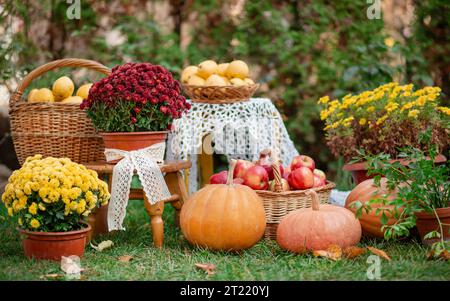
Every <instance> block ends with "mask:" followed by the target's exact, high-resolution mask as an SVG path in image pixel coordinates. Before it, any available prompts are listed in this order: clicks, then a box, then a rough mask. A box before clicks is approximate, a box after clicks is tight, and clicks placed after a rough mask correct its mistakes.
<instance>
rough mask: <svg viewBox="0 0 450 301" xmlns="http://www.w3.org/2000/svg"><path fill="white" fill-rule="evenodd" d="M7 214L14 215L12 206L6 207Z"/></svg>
mask: <svg viewBox="0 0 450 301" xmlns="http://www.w3.org/2000/svg"><path fill="white" fill-rule="evenodd" d="M8 215H9V216H13V215H14V212H13V208H11V207H9V208H8Z"/></svg>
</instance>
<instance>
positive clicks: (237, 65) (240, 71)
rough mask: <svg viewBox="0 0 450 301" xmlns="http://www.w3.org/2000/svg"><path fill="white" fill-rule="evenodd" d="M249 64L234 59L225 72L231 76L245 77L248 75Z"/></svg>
mask: <svg viewBox="0 0 450 301" xmlns="http://www.w3.org/2000/svg"><path fill="white" fill-rule="evenodd" d="M248 73H249V70H248V66H247V64H246V63H245V62H244V61H240V60H236V61H232V62H231V63H230V64H229V65H228V68H227V70H226V71H225V74H226V75H227V77H229V78H233V77H238V78H241V79H244V78H246V77H248Z"/></svg>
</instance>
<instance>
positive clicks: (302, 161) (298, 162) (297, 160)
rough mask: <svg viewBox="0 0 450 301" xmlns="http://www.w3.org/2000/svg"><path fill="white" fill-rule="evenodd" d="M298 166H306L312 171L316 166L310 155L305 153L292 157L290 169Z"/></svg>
mask: <svg viewBox="0 0 450 301" xmlns="http://www.w3.org/2000/svg"><path fill="white" fill-rule="evenodd" d="M300 167H308V168H309V169H310V170H311V171H313V170H314V169H315V168H316V164H315V163H314V160H313V159H312V158H311V157H308V156H305V155H301V156H296V157H294V159H292V162H291V170H292V171H294V169H297V168H300Z"/></svg>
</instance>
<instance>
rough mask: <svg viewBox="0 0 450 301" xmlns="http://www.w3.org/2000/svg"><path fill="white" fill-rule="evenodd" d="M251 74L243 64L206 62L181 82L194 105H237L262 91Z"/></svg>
mask: <svg viewBox="0 0 450 301" xmlns="http://www.w3.org/2000/svg"><path fill="white" fill-rule="evenodd" d="M249 74H250V71H249V68H248V65H247V63H245V62H244V61H241V60H234V61H232V62H230V63H221V64H217V63H216V62H215V61H213V60H206V61H204V62H201V63H200V64H199V65H198V66H188V67H186V68H185V69H184V70H183V72H182V74H181V82H182V83H183V88H184V91H185V93H186V94H187V95H188V96H189V98H190V99H191V100H192V101H193V102H201V103H212V104H224V103H235V102H240V101H246V100H248V99H250V97H252V95H253V93H255V91H256V89H258V87H259V85H258V84H255V82H254V81H253V80H252V79H251V78H249Z"/></svg>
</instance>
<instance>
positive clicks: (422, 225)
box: [414, 207, 450, 245]
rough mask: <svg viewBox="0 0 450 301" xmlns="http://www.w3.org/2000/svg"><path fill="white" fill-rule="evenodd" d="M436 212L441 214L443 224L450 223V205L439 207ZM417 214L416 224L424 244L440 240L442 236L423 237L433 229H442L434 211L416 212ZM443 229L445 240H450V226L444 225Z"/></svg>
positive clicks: (440, 218)
mask: <svg viewBox="0 0 450 301" xmlns="http://www.w3.org/2000/svg"><path fill="white" fill-rule="evenodd" d="M436 213H437V215H438V216H439V220H440V221H441V223H442V224H447V225H448V224H450V207H446V208H437V209H436ZM414 214H415V215H416V218H417V220H416V225H417V230H418V231H419V235H420V239H421V240H422V242H423V243H424V244H427V245H431V244H432V243H434V242H437V241H439V240H440V238H430V239H424V238H423V237H424V236H425V235H426V234H428V233H429V232H431V231H434V230H436V231H438V232H439V231H440V229H439V223H438V220H437V218H436V216H435V215H434V213H428V212H415V213H414ZM442 230H443V232H444V240H446V241H449V240H450V234H449V230H450V226H445V225H442Z"/></svg>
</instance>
